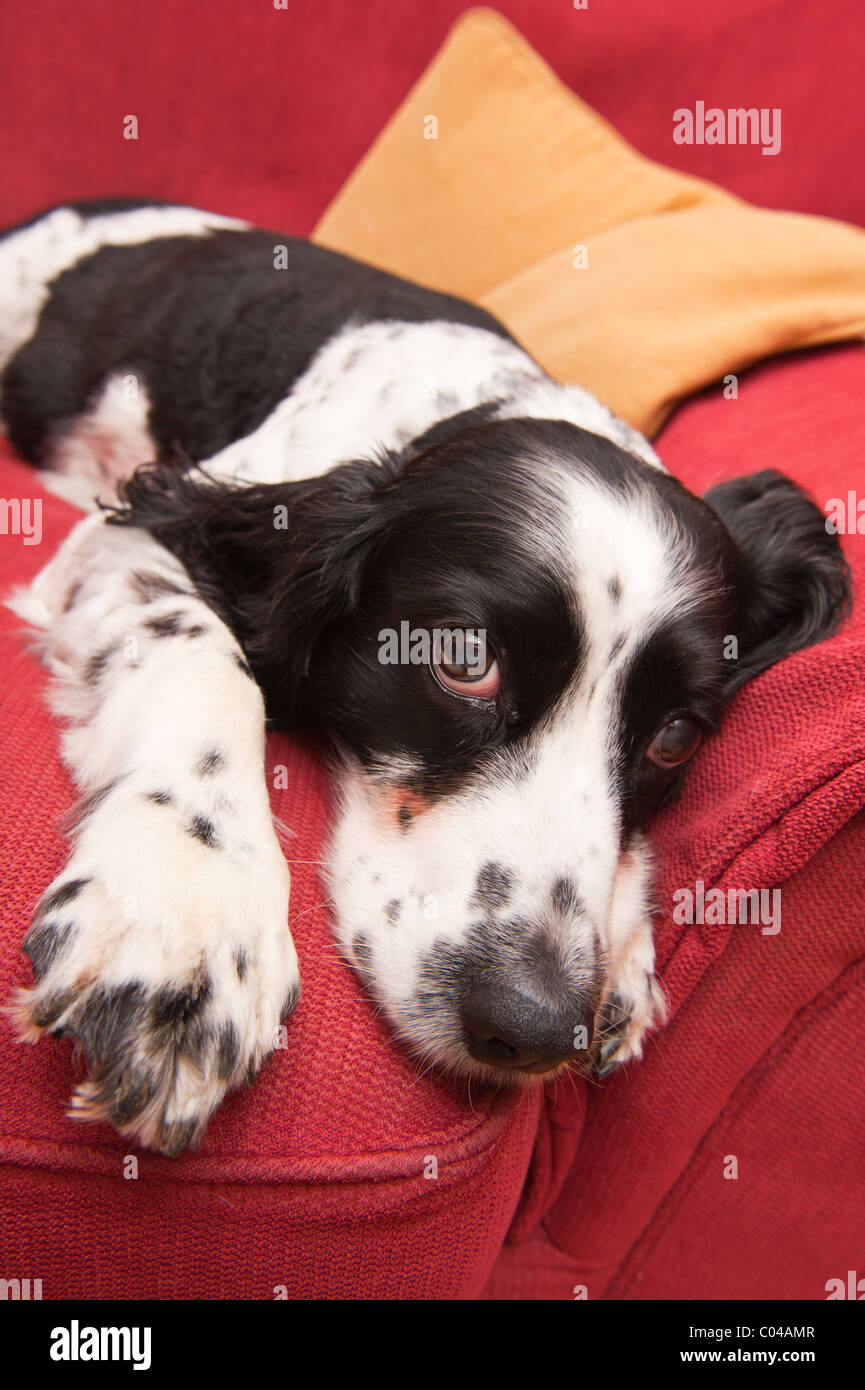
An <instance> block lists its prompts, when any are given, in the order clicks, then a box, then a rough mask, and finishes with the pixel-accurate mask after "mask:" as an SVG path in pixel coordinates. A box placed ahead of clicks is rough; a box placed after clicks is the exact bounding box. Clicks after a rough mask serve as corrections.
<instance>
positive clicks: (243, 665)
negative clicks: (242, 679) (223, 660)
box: [231, 652, 255, 680]
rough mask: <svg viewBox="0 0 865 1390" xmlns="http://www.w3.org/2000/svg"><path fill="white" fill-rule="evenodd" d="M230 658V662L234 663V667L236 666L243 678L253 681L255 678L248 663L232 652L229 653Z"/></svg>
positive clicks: (237, 653)
mask: <svg viewBox="0 0 865 1390" xmlns="http://www.w3.org/2000/svg"><path fill="white" fill-rule="evenodd" d="M231 656H232V660H233V661H234V664H235V666H237V667H238V669H239V670H241V671H242V672H243V674H244V675H245V676H249V679H250V680H254V679H255V677H254V676H253V674H252V668H251V666H250V665H249V662H248V661H246V660H245V659H244V658H243V657H242V656H241V655H240V653H239V652H232V653H231Z"/></svg>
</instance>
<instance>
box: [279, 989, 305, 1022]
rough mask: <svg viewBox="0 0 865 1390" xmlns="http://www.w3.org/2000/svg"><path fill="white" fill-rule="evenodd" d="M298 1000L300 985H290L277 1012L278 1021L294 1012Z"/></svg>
mask: <svg viewBox="0 0 865 1390" xmlns="http://www.w3.org/2000/svg"><path fill="white" fill-rule="evenodd" d="M299 1000H300V985H292V987H291V989H290V990H289V991H288V994H287V995H286V996H285V999H284V1000H283V1002H282V1008H281V1010H280V1013H279V1017H280V1021H282V1020H283V1019H286V1018H288V1017H290V1015H291V1014H293V1013H294V1011H295V1009H296V1008H297V1005H298V1002H299Z"/></svg>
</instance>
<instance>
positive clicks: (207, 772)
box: [193, 748, 225, 777]
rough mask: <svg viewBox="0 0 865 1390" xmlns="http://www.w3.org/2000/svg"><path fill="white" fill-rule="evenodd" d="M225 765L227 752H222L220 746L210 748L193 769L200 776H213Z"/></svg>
mask: <svg viewBox="0 0 865 1390" xmlns="http://www.w3.org/2000/svg"><path fill="white" fill-rule="evenodd" d="M224 766H225V754H224V753H220V751H219V749H218V748H208V749H207V750H206V751H205V752H204V753H202V755H201V757H200V758H199V759H198V761H197V763H196V764H195V767H194V769H193V771H195V772H196V773H197V774H198V776H199V777H212V776H213V774H214V773H215V772H219V770H220V768H223V767H224Z"/></svg>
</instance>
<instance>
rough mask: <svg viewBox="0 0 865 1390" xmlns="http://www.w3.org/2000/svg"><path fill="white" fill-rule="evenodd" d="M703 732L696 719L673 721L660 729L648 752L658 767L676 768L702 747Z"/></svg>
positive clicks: (650, 758)
mask: <svg viewBox="0 0 865 1390" xmlns="http://www.w3.org/2000/svg"><path fill="white" fill-rule="evenodd" d="M701 738H702V730H701V728H700V726H699V724H698V723H697V722H696V720H694V719H673V720H672V721H671V722H670V723H669V724H665V725H664V727H663V729H659V730H658V732H657V733H656V734H655V737H654V738H653V739H652V742H651V743H650V744H649V747H648V749H647V750H646V757H647V758H648V759H649V760H650V761H651V762H653V763H655V764H657V766H658V767H676V766H678V764H679V763H683V762H685V761H686V759H688V758H690V757H692V756H693V755H694V753H696V751H697V749H698V748H699V746H700V739H701Z"/></svg>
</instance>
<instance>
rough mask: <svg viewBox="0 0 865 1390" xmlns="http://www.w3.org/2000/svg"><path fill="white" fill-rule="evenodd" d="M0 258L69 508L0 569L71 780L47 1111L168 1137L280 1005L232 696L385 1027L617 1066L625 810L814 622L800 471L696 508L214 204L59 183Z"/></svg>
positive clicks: (441, 340) (49, 1003) (548, 407)
mask: <svg viewBox="0 0 865 1390" xmlns="http://www.w3.org/2000/svg"><path fill="white" fill-rule="evenodd" d="M0 286H2V293H0V298H2V303H3V306H4V308H3V321H2V322H0V367H2V379H0V381H2V387H0V389H2V419H3V422H4V427H5V429H6V431H7V433H8V436H9V439H10V440H11V442H12V444H13V445H14V446H15V448H16V449H17V450H18V451H19V452H20V453H21V454H22V455H23V457H24V458H25V459H27V460H30V461H32V462H33V463H34V464H35V465H37V466H38V467H39V468H41V469H43V470H45V472H44V474H43V477H44V481H45V484H46V486H50V487H53V488H54V490H56V491H58V492H60V493H61V494H62V495H64V496H66V497H67V498H69V499H70V500H73V501H76V502H77V503H78V504H79V505H80V506H81V507H82V508H84V509H86V510H89V511H90V513H91V514H90V515H88V516H87V517H86V518H85V519H84V520H82V521H81V522H80V523H79V524H78V525H77V526H76V528H75V529H74V530H73V531H72V533H71V534H70V536H69V538H68V539H67V540H66V542H65V544H64V545H63V546H62V547H61V549H60V551H59V552H58V554H57V556H56V558H55V559H53V560H52V561H51V563H50V564H49V565H48V566H47V568H45V569H44V570H43V571H42V573H41V574H40V575H39V576H38V577H37V579H36V580H35V582H34V584H33V585H32V587H31V588H30V589H29V590H26V591H24V592H20V593H19V594H18V595H17V597H15V598H14V599H13V600H12V603H13V605H14V607H15V608H16V611H17V612H18V613H19V614H20V615H21V616H22V617H23V618H24V619H25V620H26V621H27V622H28V623H29V624H30V625H31V626H32V627H33V628H34V629H36V630H38V632H39V634H40V641H41V649H42V652H43V656H44V660H45V661H46V663H47V665H48V667H49V668H50V670H51V671H52V672H53V674H54V676H55V678H56V683H55V688H54V696H53V699H54V707H55V709H56V711H57V712H58V713H59V714H60V715H61V716H62V717H63V719H64V720H65V723H66V728H65V733H64V736H63V753H64V757H65V760H66V762H67V764H68V766H69V768H70V769H71V772H72V774H73V776H74V778H75V780H76V782H77V784H78V785H79V786H80V788H81V791H82V794H83V795H82V799H81V801H80V802H79V803H78V805H77V808H76V809H75V812H74V817H73V824H72V825H71V826H70V833H71V834H72V835H73V848H72V853H71V857H70V859H69V862H68V864H67V866H66V868H65V869H64V871H63V872H62V873H61V874H60V876H59V877H58V878H57V880H56V881H55V882H54V883H53V884H52V885H51V886H50V887H49V888H48V890H47V891H46V893H45V895H44V896H43V897H42V899H41V901H40V902H39V903H38V905H37V907H36V909H35V914H34V918H33V922H32V925H31V927H30V929H29V933H28V935H27V937H26V940H25V942H24V950H25V952H26V954H27V955H28V957H29V959H30V962H31V965H32V969H33V975H34V981H35V983H34V987H33V988H32V989H27V990H23V991H21V992H20V993H19V995H18V997H17V999H16V1002H15V1004H14V1006H13V1012H14V1018H15V1021H16V1024H17V1026H18V1028H19V1030H20V1032H21V1034H22V1036H24V1037H27V1038H33V1039H35V1038H37V1037H40V1036H41V1035H43V1034H44V1033H50V1034H54V1035H61V1034H69V1035H72V1036H73V1037H74V1038H75V1039H76V1040H77V1041H78V1043H79V1044H80V1045H81V1048H82V1049H83V1051H84V1053H85V1054H86V1056H87V1058H88V1059H89V1074H88V1077H87V1079H86V1080H85V1081H84V1082H83V1083H82V1084H81V1085H80V1086H79V1087H78V1088H77V1090H76V1092H75V1094H74V1096H73V1098H72V1101H71V1113H72V1114H73V1115H76V1116H79V1117H83V1118H87V1119H102V1120H107V1121H110V1123H111V1124H113V1125H114V1126H115V1127H116V1128H117V1130H119V1131H120V1132H121V1133H123V1134H127V1135H130V1136H133V1137H134V1138H135V1139H137V1140H138V1141H139V1142H140V1143H142V1144H144V1145H148V1146H152V1147H155V1148H157V1149H160V1150H162V1151H163V1152H164V1153H166V1154H176V1153H179V1152H180V1151H181V1150H182V1149H184V1148H186V1147H187V1146H189V1145H193V1144H195V1143H196V1142H197V1141H198V1140H199V1139H200V1137H201V1135H202V1134H203V1132H204V1130H205V1127H206V1124H207V1121H208V1118H209V1116H210V1115H211V1113H212V1112H213V1110H214V1109H215V1107H216V1106H217V1105H218V1104H219V1102H220V1100H221V1099H222V1097H223V1096H224V1094H225V1093H226V1091H227V1090H228V1089H229V1088H230V1087H233V1086H236V1085H238V1084H239V1083H240V1082H242V1081H244V1080H250V1079H252V1078H253V1077H254V1076H255V1074H256V1072H257V1071H258V1069H259V1067H260V1066H261V1063H262V1061H263V1060H264V1058H265V1057H266V1056H267V1055H268V1053H269V1052H270V1051H271V1050H272V1048H273V1046H274V1043H275V1039H276V1037H277V1035H278V1032H279V1028H280V1025H281V1023H282V1021H283V1020H285V1019H287V1018H288V1017H289V1015H290V1014H291V1013H292V1011H293V1010H294V1009H295V1007H296V1005H297V1002H298V999H299V996H300V977H299V972H298V965H297V957H296V954H295V949H294V946H293V943H292V940H291V935H290V932H289V929H288V927H287V916H288V906H289V873H288V868H287V865H286V862H285V858H284V855H283V852H282V850H281V848H280V844H279V841H278V838H277V833H276V829H275V827H274V824H273V820H272V817H271V811H270V806H269V801H268V790H267V785H266V780H265V772H264V740H265V730H266V729H267V728H268V727H271V726H273V727H277V726H280V727H300V728H312V729H315V730H318V731H320V732H321V733H322V734H324V735H325V736H326V738H327V740H328V746H329V748H330V749H331V750H332V751H331V754H330V756H331V758H332V767H333V778H334V782H335V789H336V801H337V813H336V819H335V825H334V828H333V834H332V838H331V842H330V845H329V849H328V852H327V870H326V881H327V886H328V891H329V895H330V898H331V900H332V907H333V922H334V930H335V934H336V939H337V942H338V943H339V947H340V949H341V951H342V953H343V955H344V956H345V958H346V960H347V961H348V962H349V963H350V964H351V965H353V966H354V967H355V969H356V970H357V972H358V974H359V976H360V977H361V980H362V981H363V984H364V986H365V987H366V989H367V990H368V992H369V994H370V996H371V997H372V999H373V1000H374V1001H375V1003H376V1004H377V1006H379V1007H380V1008H381V1009H382V1011H383V1012H384V1014H385V1016H386V1017H387V1019H388V1020H389V1023H390V1025H391V1027H392V1029H393V1032H394V1034H395V1035H396V1037H397V1038H399V1039H402V1040H403V1041H404V1043H405V1044H407V1045H408V1046H409V1047H410V1048H411V1049H412V1051H413V1052H414V1053H415V1054H416V1055H417V1056H418V1057H420V1058H423V1059H425V1060H427V1061H430V1062H434V1063H437V1064H439V1065H441V1066H442V1067H444V1068H445V1069H448V1070H450V1071H451V1072H452V1073H455V1074H457V1075H461V1076H464V1077H466V1076H468V1077H473V1078H478V1079H481V1080H483V1081H486V1082H489V1083H491V1084H507V1083H510V1084H522V1085H536V1086H537V1085H542V1084H544V1083H546V1082H547V1081H549V1080H550V1079H553V1078H555V1077H557V1076H559V1075H560V1074H561V1072H562V1071H563V1069H564V1068H566V1067H568V1066H571V1067H574V1068H576V1070H577V1071H583V1072H584V1073H585V1074H587V1075H589V1074H595V1073H597V1074H600V1075H605V1074H606V1073H607V1072H608V1071H609V1070H610V1069H611V1068H613V1067H615V1066H618V1065H621V1064H622V1063H625V1062H627V1061H629V1060H630V1059H634V1058H638V1057H639V1056H640V1055H641V1053H642V1050H643V1046H644V1043H645V1040H646V1037H647V1035H648V1034H649V1032H650V1030H652V1029H653V1028H654V1027H656V1026H657V1025H658V1024H660V1023H661V1022H662V1021H663V1018H664V1013H665V1004H664V998H663V993H662V990H661V987H660V985H659V983H658V981H657V979H656V977H655V971H654V948H653V940H652V912H653V896H652V859H651V851H650V848H649V844H648V841H647V839H646V834H645V826H646V822H647V820H648V819H649V817H650V816H651V814H652V812H653V811H654V810H655V809H656V808H657V807H658V806H659V805H660V804H661V803H662V802H663V801H665V800H666V799H667V798H668V797H669V796H670V795H672V794H673V793H674V792H675V791H676V789H677V788H678V786H679V785H680V783H681V780H682V777H683V776H684V774H685V771H686V769H687V766H688V763H689V762H690V760H691V759H692V758H693V756H694V754H695V753H696V751H697V748H698V747H699V745H700V742H701V739H703V738H705V737H706V736H708V735H712V734H714V733H715V732H716V731H717V727H718V721H719V718H720V716H721V713H722V711H723V709H724V707H725V705H726V704H727V703H728V701H729V699H730V697H731V696H732V695H733V693H734V692H735V691H736V690H738V689H739V687H740V686H741V685H742V684H743V683H744V682H745V681H747V680H749V679H751V678H752V677H754V676H756V675H758V674H759V673H760V672H762V671H765V670H766V669H767V668H768V667H770V666H771V665H772V664H773V663H775V662H777V661H780V660H782V659H783V658H784V657H786V656H788V655H789V654H790V653H792V652H795V651H797V650H798V649H800V648H802V647H805V646H808V645H809V644H811V643H814V642H817V641H820V640H821V639H823V638H825V637H826V636H827V635H828V634H829V633H831V632H832V631H833V630H834V629H835V628H836V627H837V625H838V623H839V622H840V621H841V620H842V618H843V616H844V613H845V612H846V608H847V605H848V599H849V580H848V573H847V569H846V566H845V563H844V560H843V557H842V554H841V551H840V549H839V545H838V541H837V537H835V536H833V535H830V534H828V533H827V530H826V527H825V525H824V517H823V515H822V513H821V512H820V510H819V509H818V507H817V506H816V505H815V504H814V502H813V501H812V500H810V499H809V497H808V496H807V495H806V494H805V493H804V492H803V491H802V490H801V489H800V488H799V487H798V486H797V485H796V484H795V483H793V482H791V481H790V480H788V479H787V478H785V477H784V476H782V475H781V474H779V473H777V472H774V471H765V472H761V473H757V474H756V475H753V476H750V477H746V478H738V479H735V480H733V481H730V482H724V483H721V484H720V485H719V486H716V487H713V488H712V489H711V490H710V491H709V492H707V493H706V495H705V496H704V497H702V498H700V497H696V496H694V495H692V494H691V493H690V492H689V491H688V490H687V489H686V488H685V487H683V486H682V485H681V484H680V483H679V482H677V481H676V479H675V478H673V477H671V476H670V475H669V474H668V473H667V472H666V471H665V470H664V468H663V467H662V465H661V463H660V461H659V459H658V457H657V455H656V454H655V452H654V450H653V449H652V447H651V445H650V444H649V443H648V442H647V441H646V440H645V439H644V438H643V437H642V436H641V435H640V434H638V433H637V432H636V431H635V430H633V429H631V428H630V427H629V426H628V425H626V424H624V423H623V422H622V421H621V420H618V419H616V418H615V417H614V416H613V415H612V414H610V412H609V411H608V410H607V409H606V408H605V407H603V406H602V405H601V404H599V403H598V401H596V400H595V399H594V398H593V397H591V396H590V395H589V394H587V393H586V392H585V391H583V390H581V389H579V388H578V387H576V386H563V385H560V384H557V383H556V382H554V381H553V380H552V379H551V378H550V377H549V376H548V375H547V374H546V373H545V372H544V371H543V370H542V369H541V367H540V366H539V365H538V364H537V363H536V362H535V361H534V360H533V359H532V357H531V356H529V354H528V353H527V352H525V351H524V350H523V348H522V347H521V346H520V345H519V343H517V342H516V341H515V339H514V338H513V337H512V336H511V334H510V333H509V332H508V331H507V329H506V328H505V327H504V326H503V325H502V324H501V323H499V322H498V321H497V320H496V319H494V318H493V317H491V316H490V315H489V314H487V313H486V312H484V311H483V310H482V309H480V308H479V307H476V306H475V305H473V304H470V303H467V302H465V301H463V300H461V299H458V298H454V297H452V296H450V295H447V294H442V293H438V292H436V291H433V290H430V289H426V288H422V287H421V286H419V285H416V284H411V283H408V282H407V281H404V280H401V279H398V278H396V277H394V276H392V275H389V274H386V273H385V272H383V271H381V270H379V269H376V268H374V267H372V266H369V265H365V264H361V263H359V262H356V261H353V260H351V259H349V258H347V257H344V256H342V255H338V254H336V253H334V252H331V251H329V250H326V249H324V248H321V247H317V246H313V245H311V244H308V243H307V242H304V241H301V240H296V239H293V238H291V237H287V236H283V235H281V234H278V233H273V232H268V231H264V230H258V229H256V228H254V227H252V226H250V225H249V224H247V223H245V222H241V221H238V220H236V219H232V218H227V217H222V216H217V215H214V214H209V213H205V212H202V211H199V210H196V209H191V208H185V207H178V206H174V205H171V204H163V203H148V202H137V201H134V200H120V199H118V200H112V201H108V202H101V203H93V202H91V203H75V204H67V205H63V206H60V207H56V208H53V209H51V210H49V211H47V212H45V213H42V214H40V215H39V216H37V217H35V218H34V219H32V220H31V221H30V222H29V223H26V224H23V225H20V226H18V227H14V228H12V229H10V230H8V231H6V232H5V233H4V234H3V237H2V240H0ZM96 502H98V506H97V505H96ZM442 633H444V634H445V636H446V637H448V638H449V639H455V647H453V644H452V645H451V647H449V646H448V644H447V642H443V641H442V640H440V639H439V637H436V636H435V634H442ZM394 634H397V635H399V638H400V640H399V641H397V643H396V647H394V646H393V642H392V639H393V636H394ZM406 634H408V638H409V643H408V644H406V642H404V641H402V639H403V638H405V637H406ZM431 634H432V635H433V636H432V637H431V636H430V635H431ZM386 648H387V650H388V652H389V656H388V657H387V659H386V658H385V649H386ZM406 650H408V659H406ZM394 651H396V657H394ZM400 651H401V654H402V659H400Z"/></svg>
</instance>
